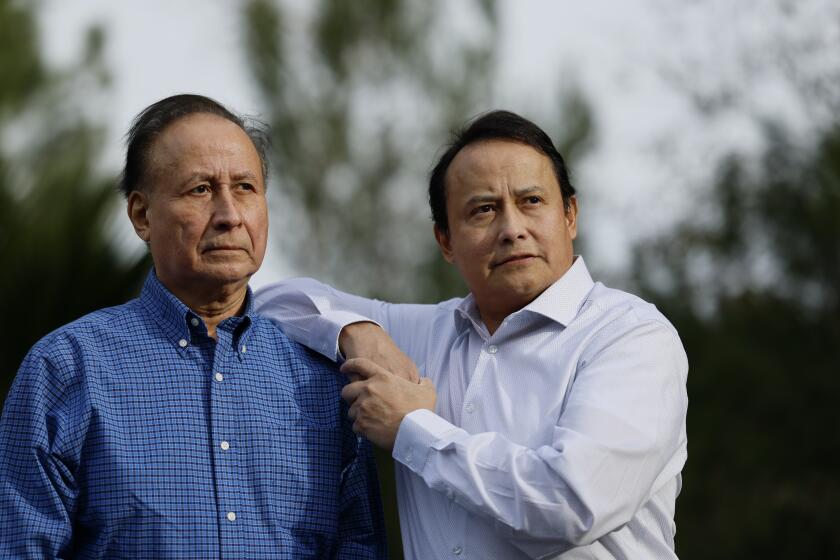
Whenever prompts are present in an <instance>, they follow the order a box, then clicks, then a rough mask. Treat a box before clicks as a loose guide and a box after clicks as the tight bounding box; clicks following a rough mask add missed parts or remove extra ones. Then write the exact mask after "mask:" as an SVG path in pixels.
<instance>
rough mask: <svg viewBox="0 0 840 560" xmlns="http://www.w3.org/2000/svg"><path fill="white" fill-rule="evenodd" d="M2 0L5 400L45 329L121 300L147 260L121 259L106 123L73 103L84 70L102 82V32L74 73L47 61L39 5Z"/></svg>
mask: <svg viewBox="0 0 840 560" xmlns="http://www.w3.org/2000/svg"><path fill="white" fill-rule="evenodd" d="M19 6H20V3H17V2H10V1H8V0H0V73H1V74H2V75H3V76H4V79H3V80H2V81H0V260H2V262H3V263H5V264H6V269H5V271H4V272H3V274H2V275H0V293H2V294H3V296H4V297H3V304H2V316H3V317H4V318H5V321H6V328H4V329H3V336H2V337H0V371H2V374H0V400H2V398H3V397H4V396H5V393H6V390H7V388H8V386H9V385H10V384H11V381H12V379H13V377H14V374H15V373H16V371H17V368H18V366H19V365H20V362H21V360H22V359H23V356H24V354H25V353H26V352H27V351H28V349H29V348H30V347H31V346H32V344H34V343H35V342H36V341H37V340H38V339H39V338H41V337H42V336H44V335H45V334H47V333H48V332H50V331H51V330H53V329H55V328H57V327H59V326H60V325H62V324H64V323H67V322H69V321H71V320H73V319H76V318H78V317H80V316H81V315H84V314H85V313H88V312H90V311H93V310H94V309H97V308H100V307H105V306H108V305H113V304H116V303H121V302H123V301H125V300H127V299H128V298H130V297H131V296H132V295H133V294H134V293H135V292H136V290H137V288H138V286H139V282H140V281H141V280H142V277H143V275H144V273H145V270H146V269H147V268H148V263H147V262H146V261H145V260H140V261H139V262H137V261H136V259H135V260H134V261H131V260H129V262H126V259H121V258H119V256H118V255H117V251H116V250H115V249H114V247H113V246H112V243H111V240H110V239H109V238H108V234H107V232H108V225H109V219H110V218H111V217H112V215H113V213H114V210H115V204H118V203H119V196H118V195H117V194H116V191H115V189H114V186H113V185H114V181H113V179H112V178H105V177H102V176H101V174H100V173H99V172H98V171H97V170H96V169H95V162H96V158H97V156H98V153H99V146H100V137H101V134H100V130H98V129H96V128H94V127H92V126H91V125H89V124H88V123H86V122H85V121H84V119H82V118H81V117H80V116H79V115H78V114H74V113H73V112H72V107H71V105H70V104H71V99H72V98H73V95H72V94H74V93H75V96H76V97H77V98H78V96H79V92H78V91H76V90H75V89H74V88H79V87H81V86H83V85H84V83H85V78H86V77H87V78H91V77H92V79H94V80H95V81H96V82H98V83H101V82H102V80H103V78H104V77H105V76H104V72H103V70H102V69H101V67H100V66H99V53H100V52H101V49H102V43H103V41H104V38H103V35H102V33H101V31H96V30H93V31H91V33H90V34H89V37H88V44H87V48H86V52H85V54H84V60H83V61H82V62H81V63H80V64H79V65H78V66H76V67H73V68H71V69H70V70H69V71H68V72H67V74H58V73H56V72H52V71H49V70H48V69H47V68H46V67H45V64H44V63H43V61H42V60H41V56H40V52H39V49H38V43H37V33H36V28H35V23H34V19H33V16H32V14H31V12H29V11H28V9H24V8H22V7H19Z"/></svg>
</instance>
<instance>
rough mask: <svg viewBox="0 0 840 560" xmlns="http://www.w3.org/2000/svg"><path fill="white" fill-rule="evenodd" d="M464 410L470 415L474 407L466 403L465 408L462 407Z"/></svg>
mask: <svg viewBox="0 0 840 560" xmlns="http://www.w3.org/2000/svg"><path fill="white" fill-rule="evenodd" d="M464 410H466V411H467V413H468V414H472V413H473V411H475V406H473V403H467V406H465V407H464Z"/></svg>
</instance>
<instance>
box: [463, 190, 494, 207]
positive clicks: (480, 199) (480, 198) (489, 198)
mask: <svg viewBox="0 0 840 560" xmlns="http://www.w3.org/2000/svg"><path fill="white" fill-rule="evenodd" d="M497 200H499V196H498V195H495V194H490V193H488V194H477V195H474V196H471V197H470V198H469V199H467V205H468V206H472V205H473V204H481V203H484V202H496V201H497Z"/></svg>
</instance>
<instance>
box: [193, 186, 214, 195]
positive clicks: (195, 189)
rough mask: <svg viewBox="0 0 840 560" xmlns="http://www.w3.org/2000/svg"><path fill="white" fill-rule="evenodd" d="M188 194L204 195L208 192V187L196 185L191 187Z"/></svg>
mask: <svg viewBox="0 0 840 560" xmlns="http://www.w3.org/2000/svg"><path fill="white" fill-rule="evenodd" d="M190 192H191V193H193V194H206V193H208V192H210V187H208V186H207V185H198V186H197V187H193V189H192V190H191V191H190Z"/></svg>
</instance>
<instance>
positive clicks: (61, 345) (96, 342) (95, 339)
mask: <svg viewBox="0 0 840 560" xmlns="http://www.w3.org/2000/svg"><path fill="white" fill-rule="evenodd" d="M135 302H136V300H132V301H130V302H128V303H125V304H122V305H118V306H114V307H107V308H103V309H98V310H96V311H93V312H91V313H88V314H87V315H84V316H82V317H80V318H78V319H76V320H74V321H71V322H70V323H67V324H66V325H63V326H61V327H59V328H57V329H55V330H54V331H52V332H50V333H49V334H47V335H45V336H44V337H42V338H41V339H40V340H39V341H38V342H36V343H35V344H34V345H33V346H32V348H30V349H29V352H28V353H27V354H26V357H25V358H24V360H23V363H22V364H21V366H20V369H19V371H18V375H17V377H16V380H17V381H18V383H26V382H27V380H28V381H30V382H35V381H36V380H37V379H49V380H50V381H49V382H50V383H51V384H54V385H59V386H67V385H68V384H71V383H74V382H75V381H78V380H79V379H81V377H82V376H83V375H84V372H85V369H86V367H85V364H89V363H90V358H91V356H98V355H100V351H99V349H100V348H101V346H102V343H103V340H105V339H106V338H109V337H113V336H114V333H118V332H120V331H121V330H125V327H124V325H125V324H126V323H127V321H129V320H132V315H136V313H137V311H136V309H135ZM44 376H46V377H44Z"/></svg>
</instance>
